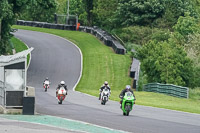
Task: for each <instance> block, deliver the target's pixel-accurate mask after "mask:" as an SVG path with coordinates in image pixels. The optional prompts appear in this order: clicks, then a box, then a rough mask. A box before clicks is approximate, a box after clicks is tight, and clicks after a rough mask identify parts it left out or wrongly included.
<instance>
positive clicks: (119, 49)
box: [17, 20, 126, 54]
mask: <svg viewBox="0 0 200 133" xmlns="http://www.w3.org/2000/svg"><path fill="white" fill-rule="evenodd" d="M17 25H24V26H33V27H40V28H50V29H60V30H74V31H75V30H77V29H76V26H75V25H65V24H53V23H47V22H37V21H24V20H18V21H17ZM79 31H83V32H87V33H90V34H93V35H94V36H96V37H97V38H98V39H99V40H100V41H102V42H103V43H104V44H105V45H107V46H111V47H112V48H113V50H114V51H115V53H117V54H125V53H126V49H125V48H124V46H123V45H121V43H120V42H119V41H118V40H116V39H115V38H113V37H112V36H111V35H109V34H108V33H107V32H106V31H103V30H102V29H99V28H97V27H96V26H94V27H88V26H80V27H79Z"/></svg>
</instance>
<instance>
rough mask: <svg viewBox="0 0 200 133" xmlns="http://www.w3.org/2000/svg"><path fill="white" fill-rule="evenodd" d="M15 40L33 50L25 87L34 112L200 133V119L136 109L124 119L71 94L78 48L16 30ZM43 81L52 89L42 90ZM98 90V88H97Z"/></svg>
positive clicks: (132, 128) (142, 131)
mask: <svg viewBox="0 0 200 133" xmlns="http://www.w3.org/2000/svg"><path fill="white" fill-rule="evenodd" d="M15 36H16V37H17V38H19V39H21V40H22V41H23V42H25V43H26V44H27V45H28V46H29V47H34V50H33V51H32V60H31V64H30V67H29V69H28V81H27V82H28V85H29V86H33V87H35V88H36V112H37V113H40V114H46V115H52V116H58V117H63V118H68V119H73V120H79V121H84V122H88V123H92V124H96V125H99V126H103V127H108V128H112V129H118V130H123V131H128V132H133V133H200V115H199V114H191V113H184V112H179V111H172V110H166V109H160V108H153V107H146V106H139V105H135V106H134V109H133V111H132V112H130V115H129V116H123V115H122V111H121V110H120V108H119V103H118V102H114V101H108V103H107V104H106V105H105V106H104V105H101V104H100V101H99V100H98V98H97V97H93V96H88V95H85V94H83V93H80V92H75V91H73V90H72V88H73V86H74V85H75V84H76V82H77V81H78V78H79V75H80V70H81V55H80V52H79V50H78V49H77V47H75V46H74V45H73V44H72V43H70V42H69V41H67V40H65V39H62V38H60V37H57V36H54V35H49V34H45V33H40V32H34V31H25V30H18V31H17V32H16V33H15ZM45 77H49V79H50V82H51V86H50V89H49V90H48V91H47V92H44V89H43V88H42V82H43V81H44V78H45ZM61 80H64V81H65V82H66V83H67V85H68V88H69V92H68V95H67V97H66V99H65V101H64V102H63V104H62V105H58V103H57V100H56V98H55V88H56V86H57V84H58V83H59V82H60V81H61ZM97 89H98V88H97Z"/></svg>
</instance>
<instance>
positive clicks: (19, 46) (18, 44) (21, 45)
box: [11, 37, 30, 63]
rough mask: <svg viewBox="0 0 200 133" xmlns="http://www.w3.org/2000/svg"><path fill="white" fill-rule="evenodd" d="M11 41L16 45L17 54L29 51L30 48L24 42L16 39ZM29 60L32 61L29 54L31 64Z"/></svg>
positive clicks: (28, 58)
mask: <svg viewBox="0 0 200 133" xmlns="http://www.w3.org/2000/svg"><path fill="white" fill-rule="evenodd" d="M11 41H12V43H13V45H14V48H15V50H16V53H18V52H21V51H23V50H26V49H28V47H27V46H26V45H25V44H24V43H23V42H22V41H20V40H19V39H17V38H15V37H12V38H11ZM29 60H30V54H28V57H27V63H28V62H29Z"/></svg>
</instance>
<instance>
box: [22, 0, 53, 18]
mask: <svg viewBox="0 0 200 133" xmlns="http://www.w3.org/2000/svg"><path fill="white" fill-rule="evenodd" d="M56 6H57V5H56V2H55V0H30V3H29V5H28V6H27V9H26V10H27V11H26V12H25V13H23V15H22V17H21V19H25V20H30V21H41V22H53V20H54V13H56Z"/></svg>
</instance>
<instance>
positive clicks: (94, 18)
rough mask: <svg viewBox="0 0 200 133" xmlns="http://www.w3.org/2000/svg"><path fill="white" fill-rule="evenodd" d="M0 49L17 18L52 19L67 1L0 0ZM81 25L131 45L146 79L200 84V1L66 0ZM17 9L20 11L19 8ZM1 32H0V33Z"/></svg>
mask: <svg viewBox="0 0 200 133" xmlns="http://www.w3.org/2000/svg"><path fill="white" fill-rule="evenodd" d="M0 1H1V2H0V20H1V23H2V26H1V27H2V28H1V29H2V30H1V41H0V47H1V49H0V53H1V54H2V53H6V52H7V48H8V46H9V45H8V43H7V42H8V41H7V40H9V38H10V30H11V29H10V26H11V25H12V24H14V22H15V20H16V19H17V18H20V19H25V20H33V21H45V22H53V14H54V13H57V14H67V6H68V5H67V4H68V0H17V1H16V0H0ZM69 2H70V5H69V9H70V10H69V13H70V14H71V15H77V16H78V17H79V22H80V23H81V25H88V26H94V25H95V26H99V27H100V28H102V29H104V30H106V31H108V32H109V33H111V34H116V35H118V36H119V37H120V38H121V39H122V40H123V41H124V42H125V44H126V45H125V47H127V48H128V50H131V49H132V48H133V47H135V46H140V47H139V48H138V49H136V51H137V52H136V54H134V56H136V57H137V58H139V59H140V60H141V62H142V65H141V68H142V71H143V72H144V74H145V75H146V77H147V81H148V82H160V83H171V84H176V85H183V86H189V87H196V86H200V78H199V76H200V75H199V74H200V53H199V51H200V44H199V41H200V29H199V25H200V22H199V20H200V19H199V14H200V0H69ZM22 11H23V12H22ZM2 33H3V34H2Z"/></svg>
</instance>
